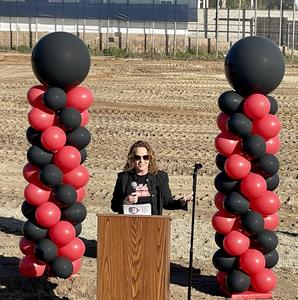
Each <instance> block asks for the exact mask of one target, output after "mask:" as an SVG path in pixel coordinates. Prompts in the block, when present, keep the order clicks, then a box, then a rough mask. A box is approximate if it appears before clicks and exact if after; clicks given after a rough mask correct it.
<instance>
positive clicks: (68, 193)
mask: <svg viewBox="0 0 298 300" xmlns="http://www.w3.org/2000/svg"><path fill="white" fill-rule="evenodd" d="M53 196H54V199H55V200H57V201H58V202H59V204H60V206H61V207H69V206H71V205H72V204H74V203H75V201H76V200H77V192H76V190H75V188H74V187H73V186H71V185H68V184H61V185H58V186H57V187H55V189H54V190H53Z"/></svg>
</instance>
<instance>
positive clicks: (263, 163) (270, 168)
mask: <svg viewBox="0 0 298 300" xmlns="http://www.w3.org/2000/svg"><path fill="white" fill-rule="evenodd" d="M253 170H254V172H255V173H258V174H260V175H262V176H263V177H271V176H272V175H274V174H275V173H276V172H277V171H278V170H279V161H278V158H277V157H276V156H274V155H273V154H270V153H266V154H265V155H263V156H261V157H259V158H257V159H256V160H254V161H253Z"/></svg>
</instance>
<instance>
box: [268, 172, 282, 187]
mask: <svg viewBox="0 0 298 300" xmlns="http://www.w3.org/2000/svg"><path fill="white" fill-rule="evenodd" d="M265 180H266V184H267V190H268V191H274V190H275V189H276V188H277V187H278V185H279V176H278V174H277V173H275V174H274V175H272V176H270V177H267V178H266V179H265Z"/></svg>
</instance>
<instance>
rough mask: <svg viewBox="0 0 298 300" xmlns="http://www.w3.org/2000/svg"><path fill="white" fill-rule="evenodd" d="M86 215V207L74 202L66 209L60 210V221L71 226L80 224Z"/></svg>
mask: <svg viewBox="0 0 298 300" xmlns="http://www.w3.org/2000/svg"><path fill="white" fill-rule="evenodd" d="M86 215H87V210H86V207H85V206H84V205H83V204H82V203H78V202H75V203H74V204H73V205H71V206H70V207H68V208H65V209H62V219H63V220H66V221H68V222H70V223H72V224H77V223H81V222H83V221H84V220H85V218H86Z"/></svg>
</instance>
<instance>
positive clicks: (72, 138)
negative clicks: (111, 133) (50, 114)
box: [67, 126, 91, 150]
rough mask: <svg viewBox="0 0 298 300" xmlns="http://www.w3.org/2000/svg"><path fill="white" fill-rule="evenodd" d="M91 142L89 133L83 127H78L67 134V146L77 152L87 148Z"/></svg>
mask: <svg viewBox="0 0 298 300" xmlns="http://www.w3.org/2000/svg"><path fill="white" fill-rule="evenodd" d="M90 141H91V134H90V131H89V130H88V129H87V128H85V127H81V126H80V127H78V128H77V129H75V130H74V131H72V132H70V133H68V134H67V145H70V146H73V147H75V148H77V149H79V150H81V149H83V148H85V147H86V146H88V144H89V143H90Z"/></svg>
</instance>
